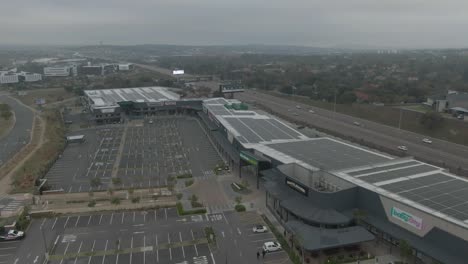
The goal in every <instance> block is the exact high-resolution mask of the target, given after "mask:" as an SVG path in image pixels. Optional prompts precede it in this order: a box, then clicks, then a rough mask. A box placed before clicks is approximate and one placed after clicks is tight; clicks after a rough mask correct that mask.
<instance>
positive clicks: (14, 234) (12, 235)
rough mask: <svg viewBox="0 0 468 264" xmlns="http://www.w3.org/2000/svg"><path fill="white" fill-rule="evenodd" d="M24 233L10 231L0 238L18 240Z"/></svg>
mask: <svg viewBox="0 0 468 264" xmlns="http://www.w3.org/2000/svg"><path fill="white" fill-rule="evenodd" d="M24 235H25V234H24V232H23V231H18V230H10V231H8V233H6V234H5V235H3V236H0V239H1V240H18V239H23V238H24Z"/></svg>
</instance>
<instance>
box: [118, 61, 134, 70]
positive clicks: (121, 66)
mask: <svg viewBox="0 0 468 264" xmlns="http://www.w3.org/2000/svg"><path fill="white" fill-rule="evenodd" d="M118 67H119V71H131V70H133V68H134V66H133V64H131V63H127V64H119V65H118Z"/></svg>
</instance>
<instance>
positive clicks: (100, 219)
mask: <svg viewBox="0 0 468 264" xmlns="http://www.w3.org/2000/svg"><path fill="white" fill-rule="evenodd" d="M101 221H102V215H101V217H99V225H101Z"/></svg>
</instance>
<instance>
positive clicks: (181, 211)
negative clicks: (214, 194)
mask: <svg viewBox="0 0 468 264" xmlns="http://www.w3.org/2000/svg"><path fill="white" fill-rule="evenodd" d="M176 208H177V213H179V215H180V216H183V215H192V214H206V209H205V208H200V209H196V210H190V211H185V210H184V207H183V205H182V203H180V202H177V204H176Z"/></svg>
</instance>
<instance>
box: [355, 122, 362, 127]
mask: <svg viewBox="0 0 468 264" xmlns="http://www.w3.org/2000/svg"><path fill="white" fill-rule="evenodd" d="M353 124H354V125H355V126H361V123H359V122H354V123H353Z"/></svg>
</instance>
